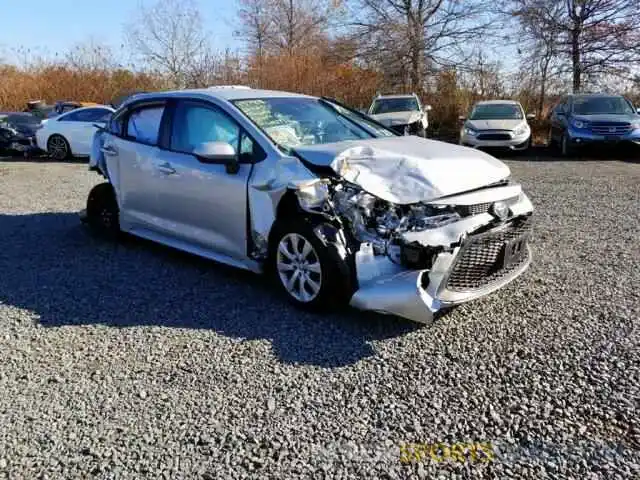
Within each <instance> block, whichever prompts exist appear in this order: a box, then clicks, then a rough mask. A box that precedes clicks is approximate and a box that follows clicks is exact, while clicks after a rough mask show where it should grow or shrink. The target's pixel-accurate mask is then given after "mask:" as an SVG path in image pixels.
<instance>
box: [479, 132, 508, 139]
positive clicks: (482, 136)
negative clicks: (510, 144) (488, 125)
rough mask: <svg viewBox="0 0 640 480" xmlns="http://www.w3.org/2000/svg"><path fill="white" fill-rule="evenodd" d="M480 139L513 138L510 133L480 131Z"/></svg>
mask: <svg viewBox="0 0 640 480" xmlns="http://www.w3.org/2000/svg"><path fill="white" fill-rule="evenodd" d="M478 140H511V135H509V134H508V133H480V134H478Z"/></svg>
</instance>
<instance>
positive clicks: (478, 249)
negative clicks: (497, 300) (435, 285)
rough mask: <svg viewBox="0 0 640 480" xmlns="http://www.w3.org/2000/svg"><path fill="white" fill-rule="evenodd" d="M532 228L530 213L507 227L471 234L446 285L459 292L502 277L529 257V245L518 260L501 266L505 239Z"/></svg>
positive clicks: (522, 233) (478, 287) (521, 234)
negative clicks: (472, 235)
mask: <svg viewBox="0 0 640 480" xmlns="http://www.w3.org/2000/svg"><path fill="white" fill-rule="evenodd" d="M531 229H532V221H531V217H526V218H523V219H522V218H521V219H517V220H515V221H513V222H511V224H509V226H508V227H507V228H505V229H502V230H498V231H489V232H486V233H483V234H480V235H476V236H474V237H471V239H470V240H469V241H468V242H467V243H466V244H465V245H464V246H463V247H462V250H461V251H460V253H459V255H458V258H457V259H456V261H455V264H454V266H453V269H452V271H451V273H450V274H449V278H448V279H447V284H446V287H445V288H446V289H447V290H451V291H457V292H468V291H473V290H478V289H481V288H484V287H487V286H490V285H491V284H493V283H495V282H498V281H500V279H502V278H504V277H505V276H506V275H509V274H510V273H511V272H513V271H515V270H517V269H518V268H519V267H521V266H522V265H523V264H524V263H525V262H527V261H528V260H529V257H528V255H529V253H528V249H527V250H526V253H525V254H524V255H523V256H522V257H521V258H520V260H519V261H517V262H514V263H512V264H510V265H509V266H507V267H504V268H503V267H502V266H501V260H502V255H503V248H504V245H505V242H507V241H509V240H514V239H517V238H519V237H521V236H523V235H525V234H527V233H529V232H531Z"/></svg>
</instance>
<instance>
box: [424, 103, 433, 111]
mask: <svg viewBox="0 0 640 480" xmlns="http://www.w3.org/2000/svg"><path fill="white" fill-rule="evenodd" d="M424 109H425V111H426V112H430V111H431V109H432V107H431V105H427V106H425V107H424Z"/></svg>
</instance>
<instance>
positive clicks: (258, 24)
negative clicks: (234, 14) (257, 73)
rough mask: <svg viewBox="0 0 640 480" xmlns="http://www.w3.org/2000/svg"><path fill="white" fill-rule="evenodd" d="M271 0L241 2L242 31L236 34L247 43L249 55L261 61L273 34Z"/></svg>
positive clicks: (242, 0)
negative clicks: (269, 37)
mask: <svg viewBox="0 0 640 480" xmlns="http://www.w3.org/2000/svg"><path fill="white" fill-rule="evenodd" d="M270 1H271V0H240V4H239V8H238V17H239V20H240V29H239V30H238V31H237V32H236V34H237V35H238V36H239V37H240V38H242V39H243V40H244V41H245V42H247V44H248V46H249V53H250V54H251V55H254V56H255V57H256V58H258V59H261V58H262V56H263V55H264V53H265V45H266V42H267V37H268V35H269V33H270V32H271V21H272V20H273V18H272V16H271V11H270V9H269V6H270Z"/></svg>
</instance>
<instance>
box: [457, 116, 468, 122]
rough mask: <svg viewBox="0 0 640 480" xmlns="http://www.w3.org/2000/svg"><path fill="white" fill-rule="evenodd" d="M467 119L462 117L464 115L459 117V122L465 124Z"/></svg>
mask: <svg viewBox="0 0 640 480" xmlns="http://www.w3.org/2000/svg"><path fill="white" fill-rule="evenodd" d="M466 119H467V117H464V116H462V115H460V116H459V117H458V120H460V121H461V122H464V121H465V120H466Z"/></svg>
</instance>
